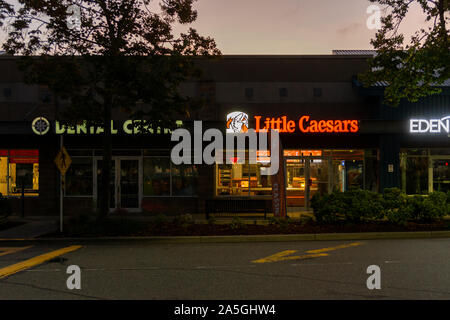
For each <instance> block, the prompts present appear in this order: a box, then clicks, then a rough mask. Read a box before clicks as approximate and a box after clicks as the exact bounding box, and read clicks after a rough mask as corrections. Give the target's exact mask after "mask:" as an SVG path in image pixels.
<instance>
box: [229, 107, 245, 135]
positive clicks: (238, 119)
mask: <svg viewBox="0 0 450 320" xmlns="http://www.w3.org/2000/svg"><path fill="white" fill-rule="evenodd" d="M247 131H248V114H246V113H244V112H240V111H236V112H231V113H229V114H227V133H245V132H247Z"/></svg>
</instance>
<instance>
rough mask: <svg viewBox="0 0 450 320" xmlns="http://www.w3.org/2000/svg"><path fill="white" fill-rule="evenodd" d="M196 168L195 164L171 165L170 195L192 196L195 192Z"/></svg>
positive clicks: (196, 181)
mask: <svg viewBox="0 0 450 320" xmlns="http://www.w3.org/2000/svg"><path fill="white" fill-rule="evenodd" d="M197 183H198V169H197V166H195V165H179V166H175V165H173V166H172V195H173V196H194V195H196V194H197Z"/></svg>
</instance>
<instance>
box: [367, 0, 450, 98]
mask: <svg viewBox="0 0 450 320" xmlns="http://www.w3.org/2000/svg"><path fill="white" fill-rule="evenodd" d="M370 1H371V2H376V3H378V4H380V5H382V6H386V9H387V12H388V13H387V14H386V15H385V16H384V17H383V18H382V19H381V23H382V28H381V29H380V30H378V32H377V34H376V35H375V38H374V39H372V40H371V44H372V45H373V47H374V49H375V50H376V51H377V54H376V55H375V56H374V57H373V58H371V59H370V60H369V71H367V72H366V73H364V74H361V75H360V76H359V79H360V80H361V81H362V82H363V84H364V85H365V86H371V85H373V84H374V83H376V82H378V81H382V82H385V83H386V84H387V87H386V89H385V92H384V100H385V101H384V102H385V103H386V104H388V105H391V106H398V105H399V103H400V101H401V100H402V99H407V100H408V101H410V102H416V101H418V100H419V99H420V98H422V97H426V96H429V95H432V94H437V93H440V92H441V91H442V89H441V88H440V86H442V84H443V83H444V82H445V81H446V80H447V79H449V78H450V36H449V30H448V25H447V24H448V22H449V19H450V17H449V13H450V11H449V10H450V6H449V3H450V2H449V0H370ZM413 4H418V5H420V8H421V9H422V12H423V13H424V15H425V17H426V21H427V23H428V26H427V28H421V29H419V30H417V31H416V32H415V33H414V34H413V36H411V39H410V40H409V42H406V41H405V36H404V35H403V34H401V33H399V27H400V25H401V23H402V22H403V20H404V19H405V17H406V16H407V14H408V12H409V11H410V9H411V6H412V5H413Z"/></svg>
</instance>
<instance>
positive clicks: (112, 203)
mask: <svg viewBox="0 0 450 320" xmlns="http://www.w3.org/2000/svg"><path fill="white" fill-rule="evenodd" d="M94 166H95V167H94V172H96V175H95V178H96V179H95V181H94V182H95V188H94V191H95V196H96V197H95V198H96V199H97V208H99V207H100V199H101V196H102V192H101V191H102V168H103V160H101V159H95V161H94ZM109 183H110V184H109V190H110V199H109V207H110V209H111V210H114V209H116V208H117V201H116V200H117V197H116V189H117V188H116V160H115V159H113V160H112V161H111V178H110V182H109Z"/></svg>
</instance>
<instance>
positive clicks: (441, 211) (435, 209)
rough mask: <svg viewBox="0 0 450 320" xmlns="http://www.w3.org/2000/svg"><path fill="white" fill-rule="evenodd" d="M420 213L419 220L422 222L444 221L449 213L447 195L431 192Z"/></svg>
mask: <svg viewBox="0 0 450 320" xmlns="http://www.w3.org/2000/svg"><path fill="white" fill-rule="evenodd" d="M421 209H422V210H420V211H419V212H418V213H419V214H418V217H417V218H418V219H419V220H421V221H427V222H429V221H433V220H438V219H442V217H443V216H444V215H445V214H446V213H447V210H448V207H447V195H446V194H445V193H444V192H440V191H435V192H431V193H430V194H429V195H428V197H426V198H425V199H424V200H423V204H422V207H421Z"/></svg>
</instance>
